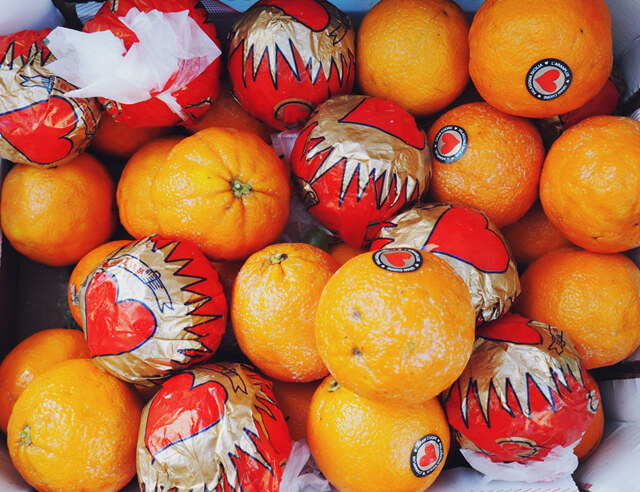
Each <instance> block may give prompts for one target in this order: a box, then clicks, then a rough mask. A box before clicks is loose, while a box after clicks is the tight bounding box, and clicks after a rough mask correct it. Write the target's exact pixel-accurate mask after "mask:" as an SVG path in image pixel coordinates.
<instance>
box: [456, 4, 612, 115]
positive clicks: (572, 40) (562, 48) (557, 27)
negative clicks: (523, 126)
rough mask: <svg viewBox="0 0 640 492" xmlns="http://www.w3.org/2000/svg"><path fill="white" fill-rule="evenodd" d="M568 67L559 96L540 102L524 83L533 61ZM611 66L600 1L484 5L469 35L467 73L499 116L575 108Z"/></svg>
mask: <svg viewBox="0 0 640 492" xmlns="http://www.w3.org/2000/svg"><path fill="white" fill-rule="evenodd" d="M547 58H555V59H558V60H560V61H562V62H564V63H565V64H567V65H568V66H569V69H570V70H571V72H572V79H573V80H572V82H571V84H570V85H569V88H568V89H567V90H566V92H565V93H564V94H561V95H560V96H559V97H557V98H555V99H550V100H546V101H545V100H540V99H537V98H536V97H534V96H533V95H531V94H530V93H529V91H528V90H527V87H526V78H527V73H528V72H529V69H530V68H531V67H532V66H533V65H534V64H536V63H537V62H539V61H541V60H544V59H547ZM612 65H613V52H612V40H611V15H610V14H609V10H608V8H607V5H606V4H605V2H604V0H536V1H531V2H523V1H522V0H487V1H485V2H484V3H483V4H482V5H481V6H480V8H479V9H478V12H477V13H476V15H475V16H474V18H473V22H472V23H471V28H470V30H469V74H470V75H471V79H472V80H473V83H474V85H475V87H476V89H478V92H479V93H480V95H481V96H482V98H483V99H484V100H485V101H487V102H488V103H489V104H491V105H492V106H494V107H496V108H498V109H500V110H501V111H504V112H505V113H510V114H515V115H518V116H526V117H530V118H544V117H548V116H555V115H558V114H563V113H566V112H569V111H572V110H574V109H577V108H579V107H580V106H582V105H583V104H584V103H586V102H587V101H588V100H589V99H591V98H592V97H594V96H595V95H596V94H597V93H598V92H599V91H600V89H601V88H602V87H603V86H604V84H605V83H606V81H607V79H608V77H609V74H610V73H611V67H612Z"/></svg>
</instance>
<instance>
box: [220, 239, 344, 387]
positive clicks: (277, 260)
mask: <svg viewBox="0 0 640 492" xmlns="http://www.w3.org/2000/svg"><path fill="white" fill-rule="evenodd" d="M339 266H340V265H339V264H338V262H337V261H336V260H334V259H333V258H332V257H331V256H330V255H329V254H328V253H326V252H325V251H323V250H321V249H320V248H317V247H315V246H311V245H310V244H305V243H282V244H274V245H271V246H267V247H266V248H264V249H262V250H260V251H258V252H257V253H254V254H253V255H251V256H250V257H249V258H248V259H247V261H246V262H245V263H244V265H243V266H242V268H241V269H240V272H239V273H238V276H237V277H236V281H235V283H234V285H233V294H232V296H231V321H232V323H233V331H234V333H235V335H236V339H237V340H238V344H239V345H240V349H241V350H242V352H243V353H244V354H245V355H246V356H247V357H248V358H249V359H250V360H251V362H253V363H254V364H255V365H256V366H257V367H258V369H260V370H261V371H262V372H264V373H265V374H266V375H267V376H270V377H272V378H276V379H281V380H283V381H297V382H308V381H313V380H315V379H320V378H322V377H324V376H326V375H327V374H328V372H327V369H326V367H325V365H324V363H323V362H322V359H320V355H319V354H318V350H317V349H316V340H315V331H314V330H315V325H314V323H315V316H316V308H317V306H318V301H319V299H320V294H321V293H322V290H323V288H324V286H325V284H326V283H327V281H328V280H329V279H330V278H331V276H332V275H333V273H334V272H335V271H336V270H337V269H338V268H339Z"/></svg>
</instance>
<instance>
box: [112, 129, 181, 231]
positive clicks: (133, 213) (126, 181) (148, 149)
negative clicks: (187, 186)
mask: <svg viewBox="0 0 640 492" xmlns="http://www.w3.org/2000/svg"><path fill="white" fill-rule="evenodd" d="M182 138H183V137H178V136H172V137H165V138H160V139H157V140H154V141H152V142H149V143H148V144H146V145H145V146H143V147H142V148H141V149H140V150H138V151H137V152H136V153H135V154H133V156H132V157H131V159H129V160H128V161H127V164H126V165H125V166H124V169H123V170H122V174H121V175H120V180H119V181H118V187H117V189H116V199H117V201H118V210H119V213H120V223H121V224H122V225H123V227H124V228H125V229H126V230H127V232H128V233H129V234H131V235H132V236H133V237H134V238H136V239H142V238H143V237H145V236H150V235H152V234H157V233H159V232H160V225H159V224H158V219H157V218H156V208H155V206H154V204H153V200H152V199H151V186H152V184H153V179H154V178H155V176H156V173H157V172H158V169H160V167H161V166H162V165H163V164H164V163H165V161H166V160H167V156H168V155H169V152H171V149H173V147H174V146H175V145H176V144H177V143H178V142H180V140H182Z"/></svg>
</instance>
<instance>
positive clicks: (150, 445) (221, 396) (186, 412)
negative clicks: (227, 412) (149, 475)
mask: <svg viewBox="0 0 640 492" xmlns="http://www.w3.org/2000/svg"><path fill="white" fill-rule="evenodd" d="M227 397H228V396H227V390H225V388H224V386H222V385H221V384H220V383H218V382H216V381H206V382H204V383H200V384H196V380H195V376H194V375H193V373H190V372H186V373H182V374H178V375H177V376H174V377H172V378H171V379H168V380H167V381H166V382H165V383H164V384H163V385H162V389H161V390H160V391H159V392H158V394H157V395H156V396H155V397H154V398H153V401H152V403H151V406H150V407H149V414H148V416H147V423H146V426H145V434H144V442H145V445H146V447H147V449H148V450H149V453H151V456H154V457H155V456H156V455H157V454H158V453H160V452H161V451H163V450H165V449H167V448H168V447H170V446H173V445H175V444H177V443H179V442H183V441H186V440H187V439H190V438H192V437H194V436H195V435H197V434H200V433H202V432H204V431H206V430H207V429H210V428H212V427H214V426H215V425H216V424H217V423H218V422H220V420H221V419H222V418H223V417H224V406H225V403H226V402H227Z"/></svg>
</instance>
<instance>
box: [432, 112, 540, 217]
mask: <svg viewBox="0 0 640 492" xmlns="http://www.w3.org/2000/svg"><path fill="white" fill-rule="evenodd" d="M447 125H456V126H459V127H462V128H463V129H464V130H465V132H466V133H467V138H468V144H467V149H466V151H465V152H464V154H463V155H462V157H461V158H460V159H458V160H457V161H454V162H450V163H443V162H440V161H438V160H437V159H436V158H435V157H434V158H433V159H432V160H431V161H432V170H433V174H432V178H431V184H430V185H429V191H428V193H429V197H430V199H431V200H432V201H437V202H455V203H462V204H463V205H468V206H471V207H474V208H478V209H480V210H482V211H483V212H484V213H485V214H486V215H487V216H488V217H489V219H490V220H491V221H492V222H493V223H494V224H495V225H496V226H498V227H504V226H506V225H509V224H512V223H513V222H515V221H516V220H518V219H519V218H520V217H522V216H523V215H524V214H525V213H526V212H527V210H528V209H529V208H530V207H531V205H532V204H533V202H534V201H535V200H536V198H537V197H538V182H539V179H540V172H541V169H542V163H543V161H544V155H545V151H544V146H543V143H542V138H541V137H540V134H539V133H538V130H536V128H535V127H534V126H533V124H531V123H530V122H529V121H527V120H526V119H524V118H519V117H517V116H512V115H508V114H506V113H503V112H501V111H498V110H497V109H495V108H492V107H491V106H489V105H488V104H487V103H483V102H480V103H468V104H463V105H462V106H458V107H456V108H453V109H451V110H449V111H447V112H446V113H445V114H443V115H442V116H441V117H440V118H438V119H437V120H436V122H435V123H434V124H433V125H432V126H431V128H430V129H429V132H428V138H429V146H430V148H431V149H432V150H431V151H432V153H433V143H434V140H435V137H436V135H437V133H438V131H439V130H440V129H441V128H443V127H445V126H447Z"/></svg>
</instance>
